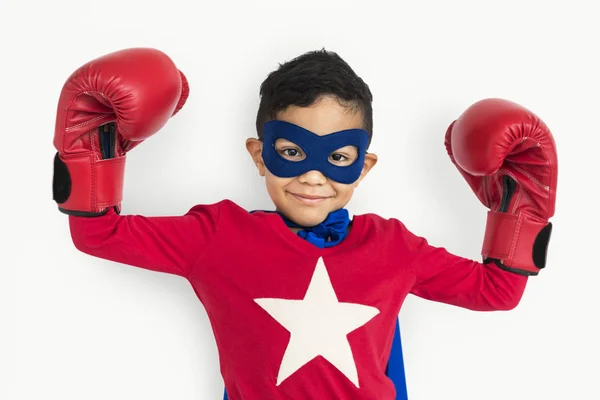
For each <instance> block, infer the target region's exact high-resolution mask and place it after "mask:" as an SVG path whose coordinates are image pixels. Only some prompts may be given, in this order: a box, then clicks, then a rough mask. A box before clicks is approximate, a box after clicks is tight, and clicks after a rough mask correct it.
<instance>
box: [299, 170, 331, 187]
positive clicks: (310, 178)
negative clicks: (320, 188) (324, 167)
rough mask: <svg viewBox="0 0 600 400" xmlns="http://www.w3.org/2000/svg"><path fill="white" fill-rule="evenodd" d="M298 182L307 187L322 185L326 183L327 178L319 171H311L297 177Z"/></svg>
mask: <svg viewBox="0 0 600 400" xmlns="http://www.w3.org/2000/svg"><path fill="white" fill-rule="evenodd" d="M298 180H299V181H300V182H301V183H307V184H309V185H315V186H316V185H324V184H325V182H327V178H326V177H325V175H323V174H322V173H321V171H317V170H312V171H308V172H305V173H304V174H302V175H300V176H299V177H298Z"/></svg>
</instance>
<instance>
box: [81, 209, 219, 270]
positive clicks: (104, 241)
mask: <svg viewBox="0 0 600 400" xmlns="http://www.w3.org/2000/svg"><path fill="white" fill-rule="evenodd" d="M220 211H221V203H217V204H214V205H197V206H194V207H193V208H191V209H190V210H189V211H188V212H187V213H186V214H185V215H181V216H172V217H145V216H141V215H118V214H117V213H116V212H114V211H113V210H112V209H111V210H110V211H109V212H108V213H106V214H105V215H103V216H100V217H77V216H69V225H70V229H71V238H72V239H73V244H74V245H75V247H76V248H77V249H78V250H80V251H81V252H83V253H86V254H89V255H91V256H95V257H99V258H102V259H105V260H110V261H115V262H119V263H122V264H127V265H131V266H135V267H140V268H144V269H148V270H152V271H157V272H164V273H169V274H175V275H179V276H183V277H187V276H188V274H189V272H190V270H191V269H192V267H193V266H194V264H195V263H196V261H198V259H199V258H200V256H201V255H202V254H203V252H204V251H205V250H206V248H207V247H208V246H209V243H210V242H211V239H212V237H213V236H214V235H215V232H216V230H217V227H218V223H219V216H220Z"/></svg>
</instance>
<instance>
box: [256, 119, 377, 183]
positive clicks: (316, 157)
mask: <svg viewBox="0 0 600 400" xmlns="http://www.w3.org/2000/svg"><path fill="white" fill-rule="evenodd" d="M277 139H286V140H289V141H290V142H292V143H294V144H296V145H297V146H298V147H300V148H301V149H302V151H303V152H304V156H305V157H304V159H303V160H300V161H291V160H287V159H285V158H283V157H282V156H281V155H280V154H279V153H278V152H277V149H276V148H275V143H276V142H277ZM368 143H369V134H368V133H367V131H365V130H364V129H347V130H343V131H339V132H334V133H331V134H329V135H324V136H319V135H317V134H315V133H312V132H311V131H309V130H307V129H304V128H302V127H300V126H298V125H294V124H292V123H289V122H285V121H279V120H273V121H268V122H267V123H265V126H264V136H263V148H262V157H263V160H264V162H265V165H266V166H267V168H268V169H269V171H271V172H272V173H273V174H274V175H276V176H278V177H280V178H291V177H294V176H299V175H302V174H304V173H306V172H308V171H315V170H316V171H320V172H321V173H322V174H323V175H325V176H326V177H328V178H329V179H332V180H334V181H336V182H339V183H344V184H350V183H354V182H356V180H358V178H359V177H360V173H361V172H362V168H363V165H364V161H365V154H366V153H367V144H368ZM345 146H355V147H356V149H357V152H358V157H357V159H356V160H354V162H353V163H352V164H350V165H347V166H339V165H335V164H332V163H331V161H330V160H329V156H330V155H331V153H334V152H335V151H336V150H339V149H341V148H342V147H345Z"/></svg>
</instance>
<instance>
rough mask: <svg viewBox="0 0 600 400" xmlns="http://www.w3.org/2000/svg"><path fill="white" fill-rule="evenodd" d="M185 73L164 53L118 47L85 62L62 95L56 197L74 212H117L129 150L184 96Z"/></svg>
mask: <svg viewBox="0 0 600 400" xmlns="http://www.w3.org/2000/svg"><path fill="white" fill-rule="evenodd" d="M188 92H189V88H188V84H187V80H186V79H185V76H184V75H183V73H181V72H180V71H179V70H178V69H177V67H175V64H173V61H171V59H170V58H169V57H168V56H167V55H166V54H164V53H162V52H160V51H158V50H154V49H147V48H135V49H127V50H121V51H117V52H114V53H110V54H107V55H105V56H103V57H100V58H97V59H95V60H93V61H90V62H88V63H87V64H85V65H83V66H82V67H80V68H79V69H77V70H76V71H75V72H74V73H73V74H71V76H70V77H69V79H67V81H66V82H65V84H64V86H63V89H62V92H61V94H60V98H59V101H58V111H57V116H56V128H55V131H54V147H55V148H56V150H57V153H56V156H55V158H54V178H53V182H52V191H53V198H54V200H55V201H56V202H57V203H58V207H59V210H60V211H62V212H64V213H66V214H70V215H79V216H97V215H102V214H104V213H106V212H107V211H108V210H109V209H110V208H111V207H114V208H115V210H116V211H117V212H120V207H121V200H122V198H123V177H124V174H125V155H126V152H127V151H129V150H131V149H132V148H134V147H135V146H137V145H138V144H139V143H141V142H142V141H143V140H145V139H147V138H148V137H150V136H152V135H153V134H154V133H156V132H157V131H158V130H159V129H161V128H162V127H163V126H164V125H165V124H166V123H167V121H168V120H169V118H170V117H171V116H173V115H174V114H175V113H177V112H178V111H179V110H180V109H181V107H183V105H184V104H185V101H186V99H187V96H188Z"/></svg>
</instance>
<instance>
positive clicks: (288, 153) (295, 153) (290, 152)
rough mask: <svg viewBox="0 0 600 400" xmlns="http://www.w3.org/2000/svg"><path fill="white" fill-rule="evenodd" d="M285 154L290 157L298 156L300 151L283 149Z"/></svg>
mask: <svg viewBox="0 0 600 400" xmlns="http://www.w3.org/2000/svg"><path fill="white" fill-rule="evenodd" d="M283 154H285V155H286V156H288V157H297V156H299V155H300V151H298V149H283Z"/></svg>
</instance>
